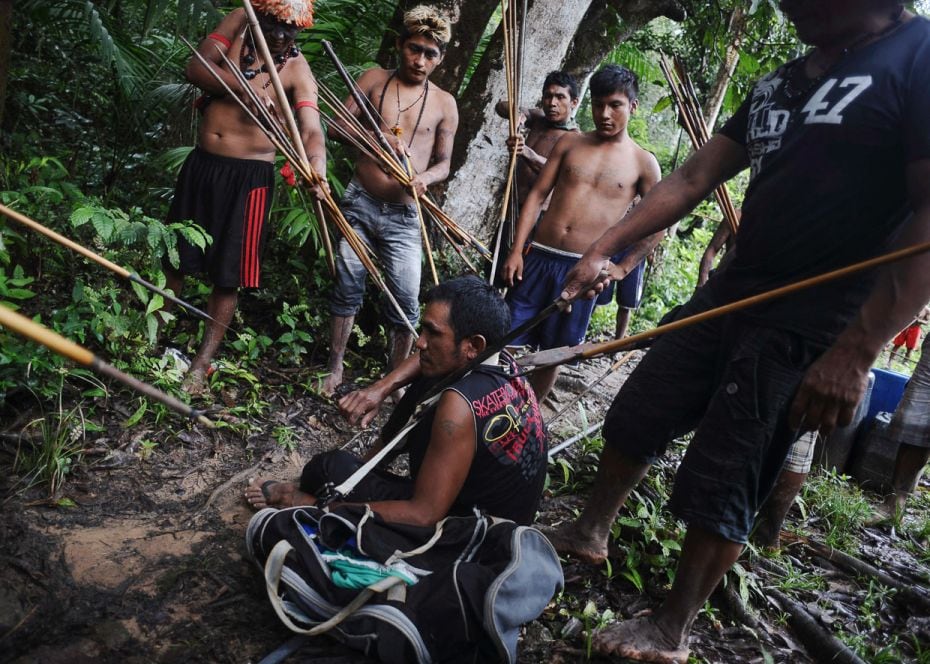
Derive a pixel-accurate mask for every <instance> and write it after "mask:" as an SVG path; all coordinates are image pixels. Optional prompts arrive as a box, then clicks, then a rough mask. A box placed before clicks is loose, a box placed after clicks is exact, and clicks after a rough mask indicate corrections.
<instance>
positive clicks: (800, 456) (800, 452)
mask: <svg viewBox="0 0 930 664" xmlns="http://www.w3.org/2000/svg"><path fill="white" fill-rule="evenodd" d="M816 442H817V432H816V431H808V432H807V433H805V434H804V435H802V436H801V437H800V438H798V440H797V441H796V442H795V443H794V445H792V446H791V449H789V450H788V456H787V457H785V465H784V467H783V470H790V471H791V472H792V473H806V472H808V471H809V470H810V469H811V461H812V460H813V458H814V444H815V443H816Z"/></svg>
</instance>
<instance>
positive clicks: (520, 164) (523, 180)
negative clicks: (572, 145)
mask: <svg viewBox="0 0 930 664" xmlns="http://www.w3.org/2000/svg"><path fill="white" fill-rule="evenodd" d="M578 101H579V99H578V83H577V81H575V78H574V77H573V76H572V75H571V74H568V73H566V72H563V71H553V72H550V73H549V74H548V75H547V76H546V79H545V80H544V81H543V91H542V102H541V103H540V106H541V108H521V109H520V116H521V118H522V119H521V123H522V125H523V126H524V127H525V128H526V130H527V133H526V138H524V137H523V136H517V137H515V138H509V139H507V146H508V147H509V148H510V149H511V150H516V152H517V154H518V155H520V160H519V161H517V170H516V174H515V182H516V194H517V202H518V203H519V204H520V206H521V207H522V206H523V203H524V202H525V201H526V197H527V196H528V195H529V193H530V190H531V189H532V188H533V185H534V184H536V179H537V178H538V177H539V173H540V171H542V168H543V166H545V165H546V161H547V160H548V159H549V155H550V154H551V153H552V149H553V148H554V147H555V144H556V143H558V142H559V140H560V139H561V138H562V137H563V136H565V134H566V133H567V132H573V133H577V131H578V125H577V124H575V109H577V108H578ZM495 110H496V111H497V114H498V115H500V116H501V117H507V102H506V101H501V102H498V103H497V106H496V107H495ZM547 204H548V201H546V202H545V203H544V204H543V208H542V209H543V212H545V210H546V208H547V207H548V205H547Z"/></svg>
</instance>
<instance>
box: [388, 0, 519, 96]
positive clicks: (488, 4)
mask: <svg viewBox="0 0 930 664" xmlns="http://www.w3.org/2000/svg"><path fill="white" fill-rule="evenodd" d="M420 4H423V0H401V2H399V3H398V4H397V7H396V8H395V9H394V16H393V17H392V18H391V22H390V24H388V29H387V30H386V31H385V33H384V38H383V39H382V40H381V47H380V48H379V49H378V56H377V58H376V61H377V63H378V64H379V65H381V66H382V67H384V68H386V69H392V68H394V67H396V66H397V58H396V53H395V45H396V42H397V35H398V34H400V30H401V27H402V26H403V17H404V12H405V11H407V10H408V9H410V8H411V7H414V6H416V5H420ZM428 4H430V5H432V6H434V7H436V8H437V9H439V10H440V11H441V12H443V13H444V14H446V15H447V16H448V17H449V20H450V21H451V22H452V39H451V41H450V42H449V45H448V47H447V48H446V56H445V58H443V61H442V64H440V65H439V67H438V68H437V69H436V71H435V72H434V73H433V75H432V76H431V77H430V80H431V81H432V82H433V83H435V84H436V85H438V86H439V87H440V88H442V89H443V90H447V91H448V92H451V93H452V94H453V95H456V94H458V90H459V88H460V87H461V85H462V81H463V80H465V73H466V72H467V71H468V65H469V64H470V63H471V58H472V56H473V55H474V53H475V49H476V48H478V44H479V43H480V42H481V37H482V35H484V30H485V28H486V27H487V25H488V21H490V20H491V16H492V15H493V14H494V10H495V9H496V8H497V7H498V5H499V4H500V1H499V0H468V1H467V2H466V0H437V1H436V2H429V3H428Z"/></svg>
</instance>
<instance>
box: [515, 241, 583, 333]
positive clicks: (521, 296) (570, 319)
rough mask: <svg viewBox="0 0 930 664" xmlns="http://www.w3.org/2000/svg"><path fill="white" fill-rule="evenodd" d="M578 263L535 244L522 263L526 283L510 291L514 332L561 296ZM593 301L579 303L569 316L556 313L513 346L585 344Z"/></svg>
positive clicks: (570, 257) (580, 301) (574, 305)
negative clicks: (567, 278) (571, 271)
mask: <svg viewBox="0 0 930 664" xmlns="http://www.w3.org/2000/svg"><path fill="white" fill-rule="evenodd" d="M577 262H578V257H576V256H566V255H562V254H559V253H555V252H552V251H548V250H546V249H545V248H543V247H540V246H539V245H532V246H531V247H530V251H529V253H528V254H527V255H526V257H525V258H524V260H523V281H520V282H519V283H518V284H517V285H516V286H514V287H513V288H511V289H510V292H509V293H508V294H507V304H508V305H509V306H510V324H511V329H514V328H516V327H519V326H520V325H522V324H523V323H525V322H526V321H528V320H530V319H531V318H533V317H534V316H536V315H537V314H538V313H539V312H540V311H542V310H543V309H545V308H546V307H547V306H549V305H550V304H552V303H553V302H554V301H555V300H556V298H558V297H559V296H560V295H561V294H562V287H563V286H564V285H565V277H566V276H568V272H569V270H571V269H572V267H574V265H575V263H577ZM594 302H595V301H594V300H576V301H575V302H573V303H572V310H571V311H570V312H569V313H556V314H553V315H551V316H549V318H547V319H546V320H544V321H543V322H541V323H540V324H539V325H537V326H536V327H534V328H533V329H532V330H529V331H528V332H527V333H526V334H523V335H521V336H520V337H518V338H517V339H514V340H513V342H512V344H513V345H514V346H532V347H534V348H542V349H545V348H558V347H559V346H576V345H578V344H580V343H581V342H582V341H584V336H585V334H586V333H587V331H588V323H589V322H591V314H592V313H593V312H594Z"/></svg>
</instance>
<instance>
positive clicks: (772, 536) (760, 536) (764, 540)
mask: <svg viewBox="0 0 930 664" xmlns="http://www.w3.org/2000/svg"><path fill="white" fill-rule="evenodd" d="M752 542H753V544H755V545H756V546H757V547H759V548H760V549H765V550H766V551H778V550H779V549H781V530H775V529H774V528H773V527H772V524H771V522H769V521H763V522H762V523H760V524H759V525H758V526H756V529H755V530H754V531H753V533H752Z"/></svg>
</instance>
